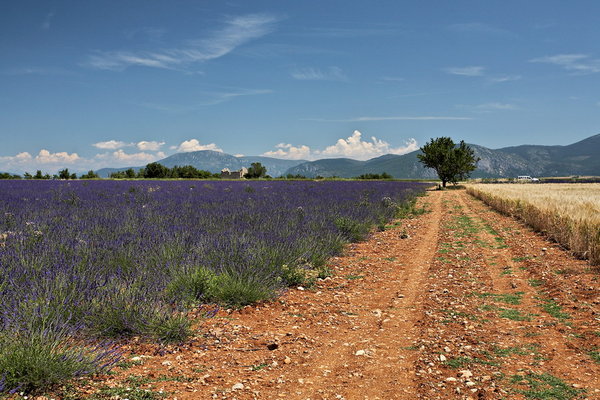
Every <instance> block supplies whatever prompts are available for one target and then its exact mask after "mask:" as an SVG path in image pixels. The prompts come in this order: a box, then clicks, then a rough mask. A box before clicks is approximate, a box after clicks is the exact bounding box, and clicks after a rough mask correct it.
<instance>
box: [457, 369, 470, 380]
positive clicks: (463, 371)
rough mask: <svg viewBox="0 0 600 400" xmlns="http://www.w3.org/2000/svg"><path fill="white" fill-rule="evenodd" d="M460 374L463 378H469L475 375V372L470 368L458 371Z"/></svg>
mask: <svg viewBox="0 0 600 400" xmlns="http://www.w3.org/2000/svg"><path fill="white" fill-rule="evenodd" d="M458 376H460V377H461V378H465V379H468V378H470V377H472V376H473V373H472V372H471V371H469V370H468V369H463V370H462V371H458Z"/></svg>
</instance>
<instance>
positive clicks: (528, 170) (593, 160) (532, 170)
mask: <svg viewBox="0 0 600 400" xmlns="http://www.w3.org/2000/svg"><path fill="white" fill-rule="evenodd" d="M470 146H471V147H472V148H473V150H474V151H475V154H476V155H477V157H479V158H481V160H480V161H479V162H478V163H477V170H475V171H474V172H473V173H472V174H471V176H472V177H474V178H492V177H516V176H518V175H531V176H571V175H600V134H599V135H595V136H592V137H589V138H587V139H584V140H582V141H580V142H577V143H574V144H571V145H568V146H536V145H524V146H516V147H506V148H502V149H497V150H493V149H488V148H487V147H483V146H478V145H474V144H471V145H470ZM419 152H420V150H417V151H414V152H412V153H408V154H404V155H393V154H388V155H385V156H381V157H377V158H373V159H370V160H367V161H356V160H350V159H347V158H338V159H326V160H317V161H311V162H305V163H302V164H299V165H297V166H295V167H292V168H290V169H289V170H287V171H286V173H291V174H300V175H305V176H307V177H315V176H319V175H320V176H324V177H328V176H339V177H342V178H351V177H354V176H358V175H361V174H364V173H382V172H387V173H388V174H390V175H392V176H393V177H395V178H400V179H424V178H435V177H436V174H435V171H433V170H431V169H428V168H424V167H423V165H422V164H421V163H420V162H419V161H418V159H417V154H419Z"/></svg>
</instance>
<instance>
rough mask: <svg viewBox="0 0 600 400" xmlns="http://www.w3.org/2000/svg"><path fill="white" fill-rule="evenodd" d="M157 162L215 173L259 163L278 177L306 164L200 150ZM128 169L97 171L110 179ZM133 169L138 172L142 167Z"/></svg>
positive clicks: (168, 165) (299, 161)
mask: <svg viewBox="0 0 600 400" xmlns="http://www.w3.org/2000/svg"><path fill="white" fill-rule="evenodd" d="M157 162H158V163H160V164H162V165H164V166H166V167H169V168H173V167H174V166H176V165H179V166H184V165H191V166H193V167H195V168H198V169H202V170H205V171H210V172H213V173H215V172H221V170H222V169H223V168H229V169H230V170H232V171H233V170H239V169H241V168H242V167H246V168H248V167H250V165H251V164H252V163H254V162H259V163H261V164H262V165H264V166H265V167H266V168H267V174H269V175H271V176H273V177H277V176H281V175H283V174H284V173H285V171H287V170H288V169H289V168H291V167H294V166H296V165H298V164H301V163H304V162H306V160H281V159H278V158H271V157H260V156H248V157H235V156H232V155H231V154H226V153H222V152H218V151H212V150H200V151H191V152H188V153H177V154H173V155H172V156H169V157H167V158H163V159H162V160H158V161H157ZM127 168H129V167H126V168H103V169H100V170H98V171H96V173H97V174H98V175H99V176H100V177H108V176H109V175H110V174H111V173H113V172H118V171H125V170H126V169H127ZM132 168H133V169H134V170H136V171H137V170H138V169H140V168H141V167H132Z"/></svg>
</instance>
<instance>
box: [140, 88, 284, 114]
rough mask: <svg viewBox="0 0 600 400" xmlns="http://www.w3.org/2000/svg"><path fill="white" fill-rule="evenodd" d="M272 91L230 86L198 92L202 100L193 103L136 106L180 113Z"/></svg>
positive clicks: (143, 103)
mask: <svg viewBox="0 0 600 400" xmlns="http://www.w3.org/2000/svg"><path fill="white" fill-rule="evenodd" d="M270 93H273V91H272V90H270V89H240V88H231V89H229V90H223V91H215V92H204V93H200V94H199V96H201V97H204V99H203V100H201V101H199V102H198V103H194V104H165V103H152V102H141V103H137V105H138V106H141V107H144V108H148V109H151V110H156V111H162V112H166V113H173V114H180V113H187V112H192V111H196V110H198V109H200V108H203V107H206V106H214V105H217V104H221V103H224V102H226V101H230V100H233V99H236V98H238V97H245V96H258V95H263V94H270Z"/></svg>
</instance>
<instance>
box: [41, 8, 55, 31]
mask: <svg viewBox="0 0 600 400" xmlns="http://www.w3.org/2000/svg"><path fill="white" fill-rule="evenodd" d="M55 15H56V13H55V12H54V11H53V12H49V13H48V14H46V18H44V22H42V29H43V30H45V31H47V30H49V29H50V25H51V24H52V19H53V18H54V16H55Z"/></svg>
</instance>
